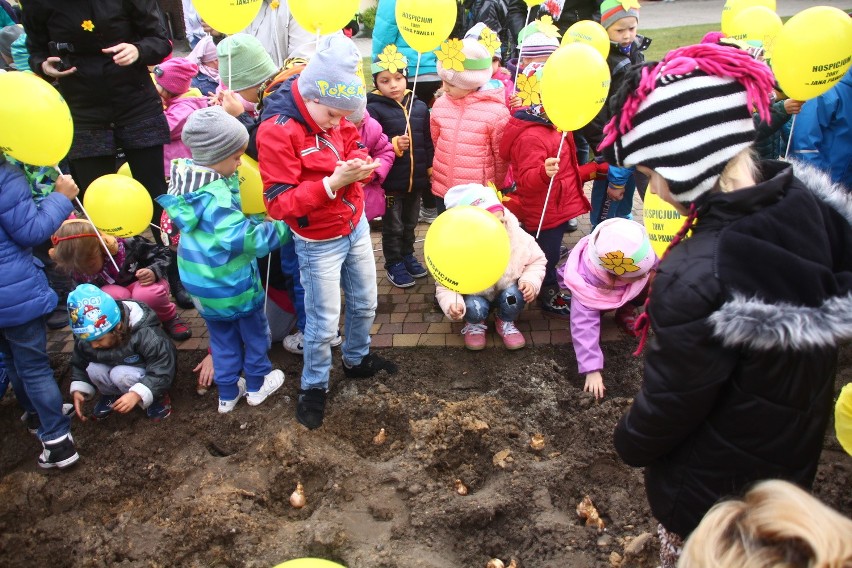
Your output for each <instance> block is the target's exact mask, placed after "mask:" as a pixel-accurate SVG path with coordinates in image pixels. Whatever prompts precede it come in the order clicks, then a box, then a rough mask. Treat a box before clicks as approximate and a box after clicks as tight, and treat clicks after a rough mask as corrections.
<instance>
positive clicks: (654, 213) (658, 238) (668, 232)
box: [643, 189, 684, 258]
mask: <svg viewBox="0 0 852 568" xmlns="http://www.w3.org/2000/svg"><path fill="white" fill-rule="evenodd" d="M643 207H644V213H643V215H644V222H645V230H646V231H647V232H648V239H649V240H650V241H651V247H652V248H653V249H654V252H655V253H657V257H658V258H662V257H663V253H665V252H666V249H667V248H668V246H669V243H671V242H672V238H674V236H675V235H676V234H677V232H678V231H679V230H680V228H681V227H682V226H683V223H684V219H683V217H682V216H681V214H680V213H678V212H677V210H676V209H675V208H674V207H673V206H672V205H671V204H669V203H666V202H665V201H663V200H662V199H660V196H659V195H657V194H656V193H651V191H650V189H646V190H645V201H644V206H643Z"/></svg>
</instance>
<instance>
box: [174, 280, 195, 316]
mask: <svg viewBox="0 0 852 568" xmlns="http://www.w3.org/2000/svg"><path fill="white" fill-rule="evenodd" d="M172 295H173V296H174V297H175V304H177V305H178V306H179V307H180V308H183V309H184V310H188V309H190V308H194V307H195V304H193V303H192V296H190V295H189V292H187V291H186V289H185V288H184V287H183V285H181V286H180V288H172Z"/></svg>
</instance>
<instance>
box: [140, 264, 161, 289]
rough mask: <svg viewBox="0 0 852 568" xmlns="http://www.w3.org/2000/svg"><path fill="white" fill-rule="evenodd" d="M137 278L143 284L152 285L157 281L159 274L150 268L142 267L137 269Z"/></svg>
mask: <svg viewBox="0 0 852 568" xmlns="http://www.w3.org/2000/svg"><path fill="white" fill-rule="evenodd" d="M136 280H138V281H139V284H140V285H141V286H150V285H151V284H153V283H154V282H156V281H157V275H156V274H154V271H153V270H151V269H150V268H140V269H139V270H137V271H136Z"/></svg>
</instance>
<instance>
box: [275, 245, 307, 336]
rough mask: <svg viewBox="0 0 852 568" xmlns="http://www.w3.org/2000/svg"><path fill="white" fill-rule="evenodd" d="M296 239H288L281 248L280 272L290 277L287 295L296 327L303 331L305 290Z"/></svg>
mask: <svg viewBox="0 0 852 568" xmlns="http://www.w3.org/2000/svg"><path fill="white" fill-rule="evenodd" d="M295 240H296V239H290V240H289V241H287V242H286V243H284V246H282V247H281V272H283V273H284V274H286V275H287V276H289V277H290V280H289V281H288V282H287V293H288V294H290V300H291V301H292V302H293V308H294V309H295V310H296V327H297V328H298V329H299V331H302V332H304V331H305V289H304V288H303V287H302V280H301V276H300V275H299V257H298V255H296V243H295Z"/></svg>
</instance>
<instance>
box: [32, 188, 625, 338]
mask: <svg viewBox="0 0 852 568" xmlns="http://www.w3.org/2000/svg"><path fill="white" fill-rule="evenodd" d="M590 188H591V184H587V188H586V190H587V193H588V191H589V190H590ZM633 210H634V212H635V214H636V215H637V220H638V221H639V222H641V221H642V202H641V201H640V200H639V197H638V193H637V195H636V199H635V200H634V205H633ZM579 222H580V227H579V229H578V230H577V231H575V232H573V233H569V234H567V235H566V236H565V239H564V240H563V242H564V244H565V245H566V246H568V247H569V248H570V247H572V246H574V244H575V243H576V242H577V241H578V240H579V239H580V238H582V237H583V236H585V235H587V234H588V233H589V230H590V225H589V217H588V215H584V216H583V217H581V218H580V219H579ZM428 229H429V225H428V224H426V223H420V224H419V225H418V226H417V242H416V243H415V254H416V256H417V257H418V258H419V259H420V260H421V261H423V240H424V239H425V237H426V231H427V230H428ZM370 235H371V237H372V239H373V249H374V250H375V251H376V252H375V257H376V267H377V269H376V280H377V284H378V300H379V306H378V310H377V313H376V320H375V323H374V325H373V328H372V331H371V334H372V337H373V346H375V347H415V346H429V347H437V346H463V345H464V340H463V337H462V335H461V333H460V332H461V328H462V325H463V324H462V323H454V322H450V320H448V319H447V318H446V317H444V314H443V313H442V312H441V311H440V310H438V308H437V307H435V305H434V303H433V299H434V297H435V281H434V280H433V279H432V277H431V275H430V276H427V277H426V278H420V279H418V281H417V285H415V286H412V287H410V288H404V289H403V288H396V287H394V286H393V285H391V284H390V282H388V279H387V277H386V276H385V271H384V269H383V267H384V255H383V254H382V251H381V248H382V233H381V230H380V229H379V230H377V229H373V230H372V231H371V233H370ZM178 311H179V312H180V314H181V316H182V317H183V318H184V320H185V321H186V322H187V324H188V325H189V326H190V327H191V328H192V338H191V339H188V340H186V341H183V342H181V343H178V349H181V350H188V351H195V350H200V349H204V350H206V349H207V347H208V339H207V328H206V326H205V324H204V320H203V319H202V318H201V317H200V316H199V315H198V312H196V311H195V310H194V309H190V310H180V309H178ZM568 325H569V324H568V321H567V320H562V319H557V318H551V317H547V316H545V315H544V314H543V313H542V312H541V310H540V309H539V308H538V304H537V303H536V302H533V305H532V306H528V307H527V309H526V310H524V312H523V313H522V314H521V318H520V320H519V321H518V322H517V326H518V329H519V330H520V331H521V332H522V333H523V334H524V337H526V339H527V344H528V345H548V344H560V345H562V344H568V343H570V341H571V340H570V331H569V328H568ZM493 331H494V324H493V323H491V324H490V332H489V334H488V346H489V347H493V346H494V345H495V342H494V340H495V338H496V339H497V342H498V343H499V342H500V340H499V338H497V337H496V334H495V333H493ZM627 337H628V336H627V334H625V333H624V332H622V331H621V330H619V329H618V328H617V327H616V326H615V324H614V323H613V320H612V317H611V316H605V317H604V318H603V326H602V329H601V339H602V340H603V341H614V340H616V339H625V338H627ZM47 347H48V351H49V352H55V353H58V352H62V353H70V352H71V351H72V349H73V341H72V337H71V332H70V330H69V329H68V328H67V327H65V328H63V329H60V330H55V331H48V335H47Z"/></svg>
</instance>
